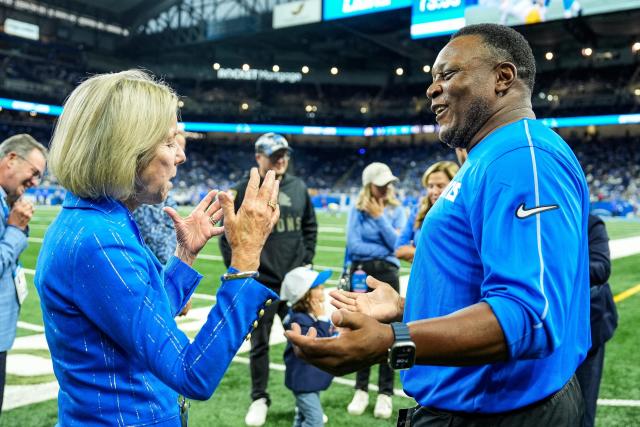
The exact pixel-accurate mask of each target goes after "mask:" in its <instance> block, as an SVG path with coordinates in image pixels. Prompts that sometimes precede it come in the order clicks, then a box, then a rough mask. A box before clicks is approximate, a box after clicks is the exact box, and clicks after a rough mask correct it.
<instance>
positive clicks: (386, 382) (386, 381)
mask: <svg viewBox="0 0 640 427" xmlns="http://www.w3.org/2000/svg"><path fill="white" fill-rule="evenodd" d="M358 266H362V269H363V270H364V271H365V272H366V273H367V274H368V275H369V276H373V277H374V278H376V279H378V280H380V281H382V282H385V283H388V284H389V285H391V287H393V289H395V290H396V291H399V289H400V278H399V276H398V267H396V266H395V265H393V264H391V263H389V262H387V261H383V260H374V261H363V262H358V261H353V263H352V264H351V274H353V272H354V271H355V270H356V269H357V268H358ZM370 374H371V368H370V367H367V368H364V369H361V370H359V371H358V372H357V373H356V389H358V390H364V391H368V390H369V375H370ZM393 380H394V371H393V369H391V367H390V366H389V365H388V364H387V363H381V364H380V368H379V370H378V389H379V390H378V393H380V394H386V395H387V396H391V395H392V394H393Z"/></svg>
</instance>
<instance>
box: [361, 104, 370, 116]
mask: <svg viewBox="0 0 640 427" xmlns="http://www.w3.org/2000/svg"><path fill="white" fill-rule="evenodd" d="M368 112H369V109H368V108H367V106H366V105H363V106H362V107H360V114H367V113H368Z"/></svg>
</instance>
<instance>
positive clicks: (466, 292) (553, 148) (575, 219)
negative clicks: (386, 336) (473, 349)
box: [401, 120, 591, 413]
mask: <svg viewBox="0 0 640 427" xmlns="http://www.w3.org/2000/svg"><path fill="white" fill-rule="evenodd" d="M536 212H538V213H536ZM588 214H589V194H588V191H587V184H586V180H585V177H584V173H583V172H582V169H581V167H580V165H579V164H578V161H577V160H576V158H575V156H574V154H573V153H572V152H571V149H570V148H569V147H568V146H567V144H565V142H564V141H563V140H562V138H560V137H559V136H558V135H557V134H556V133H554V132H553V131H551V130H550V129H548V128H547V127H546V126H544V125H543V124H541V123H540V122H536V121H534V120H520V121H518V122H515V123H512V124H509V125H506V126H503V127H501V128H498V129H497V130H495V131H493V132H492V133H491V134H489V135H488V136H487V137H485V139H483V140H482V141H480V143H478V145H477V146H475V147H474V148H473V149H472V150H471V151H470V152H469V158H468V160H467V161H466V162H465V164H464V165H463V167H462V168H461V169H460V171H459V172H458V173H457V174H456V176H455V178H454V179H453V181H451V183H450V184H449V186H448V187H447V188H446V189H445V190H444V191H443V193H442V195H441V196H440V197H439V198H438V200H437V202H436V203H435V204H434V206H433V207H432V208H431V210H430V212H429V215H427V217H426V218H425V221H424V225H423V232H422V235H421V237H420V243H419V244H418V247H417V249H416V254H415V258H414V263H413V266H412V269H411V276H410V279H409V287H408V290H407V298H406V304H405V312H404V320H405V322H411V321H415V320H421V319H430V318H434V317H439V316H446V315H449V314H451V313H454V312H456V311H458V310H461V309H463V308H465V307H468V306H471V305H473V304H476V303H479V302H485V303H487V304H488V305H489V306H490V307H491V309H492V310H493V313H494V314H495V316H496V318H497V320H498V322H499V323H500V326H501V328H502V331H503V332H504V339H505V343H506V347H507V352H508V355H507V356H508V358H507V360H506V361H505V362H500V363H491V364H484V365H476V366H464V367H453V366H429V365H420V366H414V367H413V368H411V369H409V370H408V371H405V372H403V373H401V378H402V381H403V386H404V389H405V391H406V392H407V393H408V394H409V395H410V396H413V397H414V398H415V399H416V400H417V401H418V402H419V403H420V404H421V405H423V406H431V407H435V408H440V409H443V410H448V411H463V412H471V413H496V412H505V411H511V410H515V409H519V408H522V407H525V406H527V405H530V404H532V403H535V402H537V401H539V400H542V399H544V398H546V397H548V396H550V395H552V394H553V393H555V392H557V391H558V390H560V389H561V388H562V387H563V386H564V385H565V384H566V383H567V382H568V381H569V379H570V378H571V376H572V375H573V374H574V372H575V370H576V368H577V367H578V365H579V364H580V363H581V362H582V360H584V358H585V355H586V353H587V350H588V349H589V347H590V345H591V342H590V333H589V251H588V238H587V219H588Z"/></svg>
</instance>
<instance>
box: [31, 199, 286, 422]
mask: <svg viewBox="0 0 640 427" xmlns="http://www.w3.org/2000/svg"><path fill="white" fill-rule="evenodd" d="M201 278H202V276H200V274H198V273H197V272H196V271H195V270H193V269H192V268H191V267H189V266H187V265H186V264H184V263H183V262H182V261H180V260H179V259H178V258H176V257H175V256H174V257H172V258H171V259H169V262H168V263H167V264H166V265H165V266H162V265H161V264H160V263H159V262H158V259H157V258H156V257H155V256H154V255H153V254H152V252H151V251H150V250H149V248H148V247H147V246H146V245H145V244H144V242H143V240H142V238H141V236H140V233H139V231H138V228H137V226H136V224H135V222H134V220H133V218H132V216H131V214H130V213H129V211H128V210H127V208H126V207H125V206H124V205H123V204H122V203H120V202H118V201H115V200H105V199H103V200H93V201H92V200H87V199H81V198H78V197H76V196H74V195H73V194H71V193H69V194H68V195H67V198H66V199H65V201H64V204H63V209H62V211H61V212H60V215H59V216H58V217H57V218H56V220H55V221H54V222H53V224H52V225H51V226H50V227H49V229H48V230H47V234H46V236H45V238H44V242H43V245H42V249H41V250H40V256H39V258H38V267H37V269H36V278H35V284H36V288H37V289H38V293H39V294H40V300H41V304H42V312H43V316H44V326H45V334H46V337H47V342H48V344H49V349H50V351H51V357H52V360H53V367H54V371H55V374H56V377H57V379H58V382H59V383H60V392H59V395H58V419H59V423H60V425H61V426H75V425H77V426H125V425H127V426H132V425H136V426H137V425H149V424H153V425H154V426H172V427H173V426H176V427H177V426H179V425H180V420H179V412H178V405H177V397H178V393H181V394H183V395H186V396H187V397H189V398H193V399H201V400H204V399H207V398H209V396H211V394H212V393H213V391H214V390H215V388H216V387H217V385H218V383H219V382H220V380H221V379H222V376H223V375H224V373H225V371H226V370H227V367H228V366H229V364H230V363H231V359H232V358H233V356H234V355H235V353H236V351H237V350H238V348H239V347H240V345H241V344H242V342H243V340H244V338H245V336H246V335H247V334H248V333H249V332H250V330H251V329H252V324H253V322H254V321H255V320H257V317H258V311H259V310H260V309H262V308H263V307H264V305H265V304H266V303H268V300H269V299H275V298H277V296H276V294H274V293H273V292H272V291H270V290H269V289H268V288H266V287H264V286H262V285H261V284H260V283H258V282H256V281H254V280H253V279H246V280H241V279H238V280H232V281H227V282H225V283H223V284H222V285H221V286H220V288H219V290H218V293H217V295H216V299H217V300H216V305H215V306H214V307H213V308H212V309H211V311H210V312H209V316H208V318H207V322H206V323H205V325H204V326H203V327H202V329H201V330H200V332H199V333H198V334H197V335H196V337H195V339H194V341H193V342H190V341H189V338H188V337H187V336H186V335H185V334H184V333H183V332H182V331H180V330H179V329H178V327H177V325H176V322H175V320H174V316H176V315H177V314H178V313H179V312H180V310H181V309H182V307H183V306H184V305H185V304H186V302H187V301H188V299H189V297H190V296H191V294H192V293H193V291H194V290H195V288H196V286H197V285H198V284H199V282H200V279H201Z"/></svg>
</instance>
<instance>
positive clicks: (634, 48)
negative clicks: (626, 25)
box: [631, 42, 640, 53]
mask: <svg viewBox="0 0 640 427" xmlns="http://www.w3.org/2000/svg"><path fill="white" fill-rule="evenodd" d="M631 52H633V53H638V52H640V42H635V43H634V44H632V45H631Z"/></svg>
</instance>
